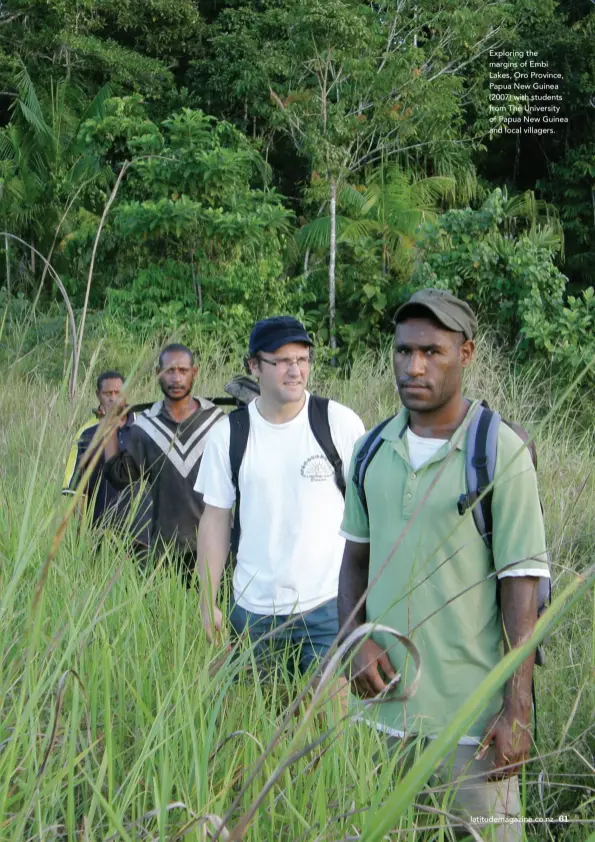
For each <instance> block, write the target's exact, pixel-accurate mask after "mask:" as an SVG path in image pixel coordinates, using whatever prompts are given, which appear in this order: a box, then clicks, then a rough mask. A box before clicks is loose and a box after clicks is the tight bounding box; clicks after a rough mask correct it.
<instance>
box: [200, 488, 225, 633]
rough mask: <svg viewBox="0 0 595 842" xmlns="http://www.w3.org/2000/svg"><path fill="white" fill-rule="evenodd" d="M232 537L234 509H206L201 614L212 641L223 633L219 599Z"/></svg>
mask: <svg viewBox="0 0 595 842" xmlns="http://www.w3.org/2000/svg"><path fill="white" fill-rule="evenodd" d="M230 535H231V509H220V508H219V507H217V506H209V505H208V504H207V505H205V510H204V512H203V514H202V517H201V519H200V526H199V528H198V554H197V556H198V557H197V572H198V577H199V579H200V585H201V601H200V602H201V613H202V617H203V622H204V624H205V629H206V632H207V636H208V637H209V639H210V640H212V639H213V636H214V633H215V632H217V631H221V612H220V611H219V609H218V608H217V606H216V599H217V592H218V590H219V584H220V582H221V575H222V573H223V568H224V567H225V562H226V561H227V556H228V553H229V539H230ZM212 624H214V627H213V625H212Z"/></svg>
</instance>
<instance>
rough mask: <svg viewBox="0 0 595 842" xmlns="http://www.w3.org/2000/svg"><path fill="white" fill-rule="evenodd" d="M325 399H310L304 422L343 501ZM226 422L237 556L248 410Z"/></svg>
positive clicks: (233, 544) (241, 409)
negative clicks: (242, 468)
mask: <svg viewBox="0 0 595 842" xmlns="http://www.w3.org/2000/svg"><path fill="white" fill-rule="evenodd" d="M328 405H329V400H328V398H321V397H318V395H310V400H309V401H308V421H309V422H310V429H311V430H312V433H313V434H314V438H315V439H316V441H317V442H318V444H319V445H320V447H321V448H322V451H323V453H324V455H325V456H326V458H327V459H328V460H329V462H330V463H331V465H332V468H333V471H334V474H335V482H336V484H337V488H338V489H339V491H340V492H341V494H342V495H343V497H345V479H344V477H343V461H342V459H341V457H340V455H339V453H338V451H337V448H336V447H335V443H334V442H333V437H332V435H331V427H330V424H329V418H328ZM228 418H229V463H230V465H231V481H232V482H233V486H234V488H235V491H236V507H235V514H234V522H233V527H232V530H231V551H232V553H233V555H234V556H237V553H238V547H239V544H240V531H241V528H240V485H239V475H240V467H241V465H242V460H243V458H244V453H245V452H246V446H247V444H248V436H249V434H250V416H249V413H248V406H247V405H245V406H241V407H239V408H238V409H235V410H234V411H233V412H230V413H229V415H228Z"/></svg>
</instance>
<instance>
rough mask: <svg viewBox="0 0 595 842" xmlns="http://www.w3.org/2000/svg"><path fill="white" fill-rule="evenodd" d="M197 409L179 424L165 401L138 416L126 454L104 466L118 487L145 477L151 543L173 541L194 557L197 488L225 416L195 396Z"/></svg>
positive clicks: (201, 507)
mask: <svg viewBox="0 0 595 842" xmlns="http://www.w3.org/2000/svg"><path fill="white" fill-rule="evenodd" d="M195 400H196V401H198V403H199V405H200V406H199V408H198V409H197V410H196V411H195V412H193V413H192V415H191V416H190V417H189V418H187V419H186V420H185V421H182V422H181V423H180V424H178V422H177V421H174V420H173V418H172V417H171V416H170V414H169V412H168V411H167V409H166V406H165V404H164V402H163V401H159V402H158V403H155V404H153V406H152V407H151V408H150V409H147V410H145V411H144V412H142V413H141V414H140V415H138V416H137V419H136V422H135V424H134V425H133V426H132V428H131V430H130V439H129V442H128V445H127V447H126V449H125V450H122V451H121V452H120V453H118V454H116V455H115V456H113V457H112V458H111V459H109V460H108V461H107V462H106V464H105V468H104V471H105V475H106V476H107V478H108V480H109V482H110V483H112V485H114V486H115V487H116V488H125V487H126V486H127V485H128V484H129V483H130V482H135V481H137V480H138V479H140V478H141V477H144V478H145V479H146V480H147V481H148V483H149V486H150V489H151V497H152V499H153V519H152V523H151V544H152V545H155V544H163V543H169V542H170V541H172V540H173V541H175V543H176V545H177V546H178V548H179V549H180V551H181V552H184V553H186V552H193V553H196V541H197V534H198V524H199V521H200V517H201V515H202V513H203V510H204V503H203V500H202V495H201V494H198V493H197V492H196V491H195V490H194V484H195V482H196V477H197V474H198V469H199V467H200V460H201V458H202V454H203V452H204V449H205V444H206V441H207V436H208V433H209V431H210V430H211V429H212V428H213V427H214V426H215V424H216V423H217V422H218V421H220V420H221V419H222V418H223V417H224V413H223V412H222V411H221V410H220V409H218V408H217V407H216V406H215V405H214V404H212V403H211V402H210V401H207V400H205V399H204V398H195Z"/></svg>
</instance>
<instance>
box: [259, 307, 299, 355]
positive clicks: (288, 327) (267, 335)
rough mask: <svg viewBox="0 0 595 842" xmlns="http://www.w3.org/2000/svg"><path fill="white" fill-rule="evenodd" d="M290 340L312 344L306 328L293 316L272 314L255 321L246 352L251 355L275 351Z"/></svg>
mask: <svg viewBox="0 0 595 842" xmlns="http://www.w3.org/2000/svg"><path fill="white" fill-rule="evenodd" d="M290 342H300V343H301V344H303V345H313V344H314V343H313V342H312V340H311V339H310V337H309V336H308V332H307V331H306V328H305V327H304V326H303V324H302V323H301V322H298V320H297V319H294V318H293V316H273V317H272V318H270V319H262V321H260V322H256V324H255V325H254V327H253V328H252V332H251V333H250V345H249V347H248V353H249V355H250V356H251V357H253V356H255V354H258V352H259V351H268V352H271V351H276V350H277V348H281V347H282V346H283V345H288V344H289V343H290Z"/></svg>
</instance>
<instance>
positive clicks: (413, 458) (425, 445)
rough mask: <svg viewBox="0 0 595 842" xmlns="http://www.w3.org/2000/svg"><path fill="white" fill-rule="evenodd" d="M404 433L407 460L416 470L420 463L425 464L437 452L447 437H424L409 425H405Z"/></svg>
mask: <svg viewBox="0 0 595 842" xmlns="http://www.w3.org/2000/svg"><path fill="white" fill-rule="evenodd" d="M406 435H407V448H408V450H409V461H410V462H411V467H412V468H414V469H415V470H416V471H417V469H418V468H421V466H422V465H425V464H426V462H427V461H428V460H429V459H431V458H432V456H433V455H434V454H435V453H438V451H439V450H440V448H441V447H443V446H444V445H445V444H446V442H447V439H425V438H423V437H422V436H417V435H416V434H415V433H414V432H413V430H412V429H411V427H407V433H406Z"/></svg>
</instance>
